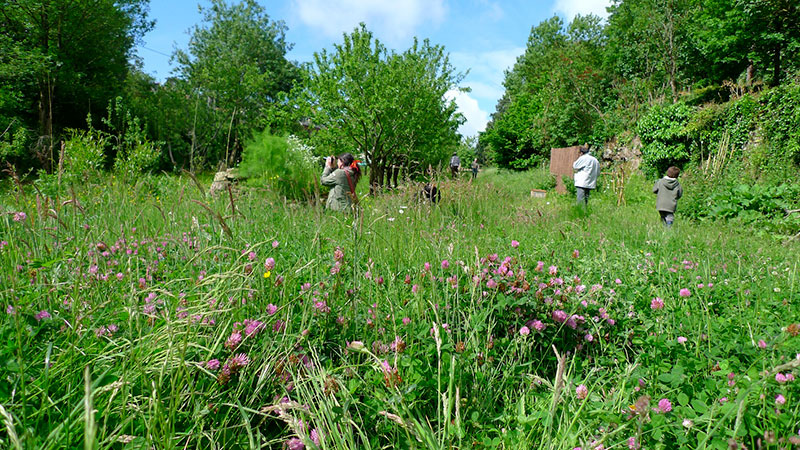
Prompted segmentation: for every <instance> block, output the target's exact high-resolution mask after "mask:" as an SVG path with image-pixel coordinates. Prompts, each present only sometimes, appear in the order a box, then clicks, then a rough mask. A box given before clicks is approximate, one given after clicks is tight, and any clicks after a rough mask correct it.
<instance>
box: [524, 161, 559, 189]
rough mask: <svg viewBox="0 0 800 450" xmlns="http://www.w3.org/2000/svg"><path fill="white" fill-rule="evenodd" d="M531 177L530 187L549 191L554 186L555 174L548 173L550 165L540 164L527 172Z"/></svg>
mask: <svg viewBox="0 0 800 450" xmlns="http://www.w3.org/2000/svg"><path fill="white" fill-rule="evenodd" d="M529 173H530V174H531V176H532V177H533V181H532V183H531V188H532V189H541V190H544V191H549V190H551V189H555V187H556V176H555V175H553V174H551V173H550V166H549V165H548V164H546V163H545V164H540V165H539V166H538V167H537V168H536V169H533V170H531V171H530V172H529Z"/></svg>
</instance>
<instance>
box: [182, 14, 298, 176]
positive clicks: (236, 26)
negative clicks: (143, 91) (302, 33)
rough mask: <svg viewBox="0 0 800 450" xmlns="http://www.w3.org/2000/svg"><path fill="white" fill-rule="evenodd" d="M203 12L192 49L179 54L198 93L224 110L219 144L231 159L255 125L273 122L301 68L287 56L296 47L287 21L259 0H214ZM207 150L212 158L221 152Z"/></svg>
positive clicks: (219, 119) (186, 76) (218, 121)
mask: <svg viewBox="0 0 800 450" xmlns="http://www.w3.org/2000/svg"><path fill="white" fill-rule="evenodd" d="M201 12H202V14H203V21H204V24H202V25H198V26H196V27H194V28H193V29H192V36H191V38H190V40H189V48H188V50H187V51H182V50H180V51H177V52H176V53H175V58H176V59H177V62H178V64H179V68H178V71H179V73H180V75H181V76H182V77H183V78H184V79H185V80H187V81H188V82H189V84H190V86H191V87H192V88H193V89H194V95H195V96H197V97H198V98H201V99H202V101H203V102H205V103H208V104H210V105H212V107H213V109H214V110H215V111H217V112H218V113H219V114H218V117H217V119H216V124H215V126H220V125H221V124H224V126H225V128H227V131H226V134H227V142H226V145H225V148H224V149H217V150H218V151H219V152H226V153H227V155H226V159H227V161H226V163H227V164H231V163H232V162H233V161H235V158H236V155H237V154H238V153H239V151H240V150H241V146H242V143H243V141H245V140H247V139H248V138H249V137H250V136H251V134H252V132H253V131H254V130H256V129H263V128H264V127H268V126H271V125H274V123H273V120H272V119H273V118H274V113H275V110H276V109H277V108H279V107H280V106H281V105H282V104H285V101H284V100H282V99H283V98H284V96H285V94H286V93H288V92H289V91H290V90H291V88H292V86H293V85H294V83H295V81H296V80H298V79H299V78H300V71H299V69H298V68H297V66H296V65H295V64H293V63H291V62H289V61H288V60H287V59H286V53H287V52H288V51H289V50H290V49H291V47H292V46H291V44H289V43H287V42H286V36H285V33H286V25H285V24H284V23H283V22H282V21H273V20H271V19H270V18H269V16H268V15H267V13H266V12H265V11H264V9H263V8H262V7H261V6H260V5H259V4H258V3H256V1H255V0H243V1H241V2H239V3H235V4H231V5H229V4H228V3H227V2H226V1H225V0H212V2H211V6H209V7H207V8H201ZM227 150H229V151H227ZM206 156H207V157H208V159H209V161H211V162H213V161H214V160H215V159H217V158H219V157H220V155H219V154H216V155H215V154H208V155H206Z"/></svg>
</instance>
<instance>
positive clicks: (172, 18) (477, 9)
mask: <svg viewBox="0 0 800 450" xmlns="http://www.w3.org/2000/svg"><path fill="white" fill-rule="evenodd" d="M258 1H259V3H260V4H261V5H262V6H263V7H264V9H265V11H266V12H267V14H269V16H270V18H272V19H273V20H283V21H284V22H285V23H286V25H287V26H288V31H287V33H286V37H287V41H288V42H291V43H293V44H294V48H293V49H292V50H291V52H289V54H288V55H287V56H288V58H289V59H290V60H293V61H298V62H308V61H311V60H312V57H313V54H314V52H316V51H319V50H321V49H323V48H327V49H330V48H331V47H332V45H333V44H334V43H336V42H341V40H342V33H344V32H350V31H352V30H353V28H355V27H356V26H357V25H358V23H359V22H365V23H366V24H367V28H368V29H369V30H370V31H372V32H373V33H374V34H375V35H376V37H377V38H378V39H380V40H381V41H382V42H383V43H384V44H385V45H386V46H387V47H388V48H391V49H395V50H398V51H403V50H405V49H407V48H408V47H409V46H410V44H411V41H412V39H413V37H414V36H417V37H418V38H420V39H425V38H428V39H430V40H431V42H432V43H434V44H441V45H444V47H445V49H446V51H447V52H448V53H450V61H451V63H452V64H453V65H454V66H455V67H456V69H458V70H459V71H461V72H467V71H468V70H469V73H468V75H467V77H466V78H465V79H464V81H463V82H462V84H461V87H469V88H471V89H472V91H471V92H469V93H462V92H457V91H454V92H451V93H450V94H449V95H452V96H453V97H454V98H455V99H456V102H457V103H458V106H459V110H460V111H461V112H462V114H464V115H465V117H466V118H467V123H466V124H464V125H463V126H462V127H461V130H460V131H461V133H462V134H463V135H465V136H471V135H475V134H477V132H479V131H483V129H484V127H485V125H486V122H487V121H488V120H489V114H491V113H492V112H494V109H495V105H496V104H497V100H499V98H500V97H501V96H502V95H503V73H504V71H505V70H506V69H509V68H510V67H512V66H513V65H514V62H515V61H516V58H517V56H519V55H521V54H522V52H523V51H524V50H525V45H526V43H527V40H528V35H529V33H530V30H531V27H532V26H534V25H536V24H538V23H539V22H541V21H542V20H544V19H546V18H548V17H552V16H553V15H554V14H557V15H559V16H561V17H563V18H565V19H566V20H570V19H571V18H572V17H574V16H575V15H576V14H588V13H594V14H597V15H600V16H601V17H605V15H606V12H605V8H606V7H607V6H608V5H609V4H610V0H530V1H524V0H258ZM208 3H209V2H208V1H207V0H151V2H150V18H152V19H155V20H156V25H155V28H154V29H153V30H152V31H151V32H150V33H148V34H147V35H145V36H144V40H143V43H142V44H141V45H140V46H139V47H138V48H137V54H138V56H139V57H140V58H141V59H142V60H143V62H144V70H145V71H146V72H148V73H150V74H151V75H153V76H155V77H156V78H157V79H159V80H163V79H164V78H166V77H167V76H169V75H170V72H171V70H172V69H173V68H174V65H173V64H171V63H170V55H171V54H172V53H173V52H174V50H175V49H176V48H181V49H185V48H186V45H187V42H188V40H189V33H188V31H189V29H190V28H191V27H192V26H194V25H196V24H199V23H200V20H201V16H200V13H199V10H198V4H199V5H203V6H207V5H208Z"/></svg>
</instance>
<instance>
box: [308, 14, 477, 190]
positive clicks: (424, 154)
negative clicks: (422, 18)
mask: <svg viewBox="0 0 800 450" xmlns="http://www.w3.org/2000/svg"><path fill="white" fill-rule="evenodd" d="M462 78H463V75H461V74H459V73H456V72H455V69H454V68H453V66H452V65H451V64H450V61H449V58H448V56H447V54H446V53H445V50H444V47H442V46H439V45H432V44H431V43H430V42H429V41H428V40H424V41H422V42H419V41H418V40H417V39H414V42H413V44H412V46H411V48H409V49H407V50H405V51H404V52H402V53H395V52H394V51H389V50H387V49H386V47H384V45H383V44H382V43H381V42H380V41H378V40H377V39H374V37H373V34H372V32H370V31H369V30H368V29H367V28H366V26H365V25H364V24H363V23H362V24H361V25H360V26H359V27H358V28H356V29H355V30H353V32H352V33H350V34H345V35H344V37H343V42H342V43H340V44H334V49H333V51H332V52H328V51H327V50H323V51H322V52H318V53H315V54H314V64H313V66H311V67H310V68H309V72H308V76H307V78H306V80H305V83H304V86H303V92H302V95H303V98H302V102H301V104H302V105H304V106H303V107H304V110H303V113H305V114H306V117H307V118H309V119H310V124H311V126H313V127H315V128H317V131H315V133H314V134H313V135H312V140H313V142H314V144H315V146H316V147H317V148H326V149H330V150H331V152H332V153H337V154H338V153H343V152H346V151H347V152H351V153H354V154H364V156H365V159H366V160H367V161H368V163H369V166H370V171H369V177H370V182H369V184H370V186H380V185H382V184H383V176H384V173H385V172H386V169H387V168H388V167H390V166H391V165H392V164H400V165H404V166H406V167H407V168H409V169H410V170H411V171H412V172H415V171H422V170H424V168H425V167H427V165H428V164H431V165H433V166H437V165H439V164H440V163H443V162H445V161H446V160H447V158H448V157H449V155H450V154H452V151H454V150H456V149H457V146H458V145H459V142H460V136H459V135H458V132H457V129H458V125H460V124H461V123H462V122H463V120H464V118H463V117H462V116H461V115H460V114H457V112H456V104H455V101H454V100H452V99H448V95H449V94H448V92H450V91H452V90H454V89H457V88H458V83H459V82H460V81H461V79H462ZM450 98H452V97H450Z"/></svg>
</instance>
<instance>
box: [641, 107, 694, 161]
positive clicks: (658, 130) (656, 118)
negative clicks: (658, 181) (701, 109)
mask: <svg viewBox="0 0 800 450" xmlns="http://www.w3.org/2000/svg"><path fill="white" fill-rule="evenodd" d="M692 112H693V108H691V107H689V106H687V105H686V104H684V103H675V104H670V105H659V106H656V107H655V108H653V110H651V111H650V112H649V113H648V114H647V115H645V116H644V117H642V119H641V120H639V122H638V123H637V124H636V133H637V134H638V135H639V138H640V139H641V140H642V144H643V145H642V163H643V164H642V170H643V171H644V172H645V174H647V175H648V176H650V177H656V176H658V175H659V174H661V173H663V172H665V171H666V170H667V168H668V167H669V166H673V165H677V166H682V165H683V164H685V163H687V162H688V161H689V149H688V146H687V130H686V125H687V124H688V123H689V119H690V117H691V115H692Z"/></svg>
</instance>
